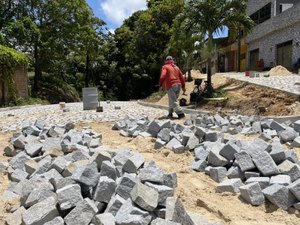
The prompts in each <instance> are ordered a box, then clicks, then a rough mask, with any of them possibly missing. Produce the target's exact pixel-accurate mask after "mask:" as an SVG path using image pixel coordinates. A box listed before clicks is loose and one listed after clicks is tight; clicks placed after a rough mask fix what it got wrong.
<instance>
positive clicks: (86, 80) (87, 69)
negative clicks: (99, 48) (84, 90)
mask: <svg viewBox="0 0 300 225" xmlns="http://www.w3.org/2000/svg"><path fill="white" fill-rule="evenodd" d="M89 65H90V55H89V51H87V52H86V62H85V87H88V86H89V75H90V74H89V72H90V71H89Z"/></svg>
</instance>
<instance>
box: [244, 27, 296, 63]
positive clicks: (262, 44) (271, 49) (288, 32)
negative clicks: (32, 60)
mask: <svg viewBox="0 0 300 225" xmlns="http://www.w3.org/2000/svg"><path fill="white" fill-rule="evenodd" d="M290 40H293V55H292V62H293V63H295V62H296V61H297V59H298V58H300V23H299V24H298V26H295V27H290V28H286V29H285V30H282V32H280V33H274V34H270V35H267V36H265V38H263V39H259V40H257V41H253V42H251V43H249V49H248V50H249V52H250V51H252V50H254V49H259V58H260V59H263V60H264V63H265V67H271V66H276V60H277V59H276V49H277V47H276V45H278V44H281V43H284V42H287V41H290Z"/></svg>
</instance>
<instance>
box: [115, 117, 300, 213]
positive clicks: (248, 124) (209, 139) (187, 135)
mask: <svg viewBox="0 0 300 225" xmlns="http://www.w3.org/2000/svg"><path fill="white" fill-rule="evenodd" d="M113 129H119V130H120V134H121V135H123V136H131V137H136V136H138V135H140V136H144V137H147V136H149V137H155V138H156V142H155V146H154V148H155V149H160V148H162V147H166V148H169V149H171V150H173V151H174V152H175V153H183V152H185V151H189V150H193V151H194V154H195V160H194V161H193V163H192V168H193V169H194V170H196V171H200V172H205V173H206V174H208V175H209V176H210V177H211V178H212V179H213V180H214V181H216V182H218V183H219V184H218V186H217V191H218V192H232V193H239V194H240V195H241V197H242V198H243V199H244V200H245V201H247V202H248V203H250V204H252V205H261V204H264V203H265V201H266V199H267V200H268V201H270V202H271V203H273V204H275V205H276V206H278V207H280V208H282V209H284V210H287V209H288V208H290V207H292V206H293V207H294V208H296V209H297V210H300V202H299V201H300V162H299V159H298V157H297V155H296V153H295V152H294V151H293V147H300V136H299V131H300V121H296V122H294V123H291V122H289V121H287V122H285V123H279V122H276V121H275V120H273V119H266V118H258V117H255V116H252V117H248V116H227V117H222V116H220V115H218V114H217V115H214V116H212V115H209V114H200V115H198V116H196V117H194V118H193V119H188V120H187V121H186V122H185V125H181V124H176V123H171V121H170V120H164V121H147V120H146V119H137V120H133V119H128V118H127V119H124V120H121V121H119V122H117V123H115V125H114V126H113ZM238 133H241V134H245V135H252V134H258V135H259V137H258V138H256V139H254V140H251V141H245V140H237V139H236V137H235V136H234V135H235V134H238ZM226 135H227V136H226Z"/></svg>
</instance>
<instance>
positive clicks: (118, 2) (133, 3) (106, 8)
mask: <svg viewBox="0 0 300 225" xmlns="http://www.w3.org/2000/svg"><path fill="white" fill-rule="evenodd" d="M101 9H102V10H103V13H104V15H105V16H106V17H107V20H109V22H111V23H113V24H116V25H117V26H120V25H122V23H123V21H124V19H126V18H128V17H129V16H130V15H131V14H132V13H134V12H136V11H138V10H141V9H146V0H104V1H103V2H102V3H101Z"/></svg>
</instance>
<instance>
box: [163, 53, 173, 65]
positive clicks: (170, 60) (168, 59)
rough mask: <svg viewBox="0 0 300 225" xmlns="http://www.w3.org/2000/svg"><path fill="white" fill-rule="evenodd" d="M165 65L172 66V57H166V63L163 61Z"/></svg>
mask: <svg viewBox="0 0 300 225" xmlns="http://www.w3.org/2000/svg"><path fill="white" fill-rule="evenodd" d="M165 63H166V64H172V63H174V59H173V57H172V56H170V55H169V56H167V57H166V61H165Z"/></svg>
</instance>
